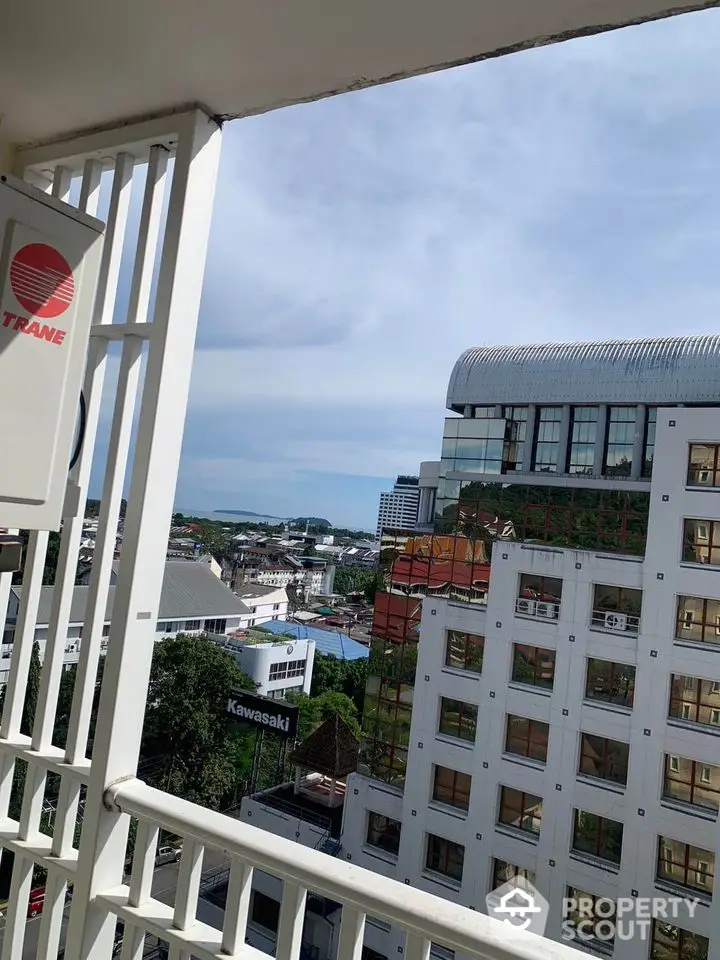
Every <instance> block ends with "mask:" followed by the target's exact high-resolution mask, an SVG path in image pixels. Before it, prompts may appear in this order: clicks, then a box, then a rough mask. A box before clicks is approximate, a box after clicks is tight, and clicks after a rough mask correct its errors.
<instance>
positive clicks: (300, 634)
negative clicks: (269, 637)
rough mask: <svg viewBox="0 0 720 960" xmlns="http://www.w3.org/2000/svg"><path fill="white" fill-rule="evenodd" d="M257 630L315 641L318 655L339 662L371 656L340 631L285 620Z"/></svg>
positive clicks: (355, 641) (272, 621)
mask: <svg viewBox="0 0 720 960" xmlns="http://www.w3.org/2000/svg"><path fill="white" fill-rule="evenodd" d="M256 629H258V630H268V631H270V633H276V634H279V633H284V634H290V635H291V636H293V637H295V638H296V639H297V640H314V641H315V649H316V650H317V652H318V653H323V654H325V656H327V657H337V658H338V660H366V659H367V658H368V657H369V656H370V651H369V650H368V648H367V647H364V646H363V645H362V644H361V643H358V642H357V640H353V639H352V637H350V636H348V634H347V633H342V632H341V631H340V630H320V629H319V628H318V627H306V626H305V625H304V624H300V623H286V622H285V621H284V620H268V622H267V623H263V624H260V625H259V626H258V627H257V628H256Z"/></svg>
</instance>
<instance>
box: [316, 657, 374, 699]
mask: <svg viewBox="0 0 720 960" xmlns="http://www.w3.org/2000/svg"><path fill="white" fill-rule="evenodd" d="M367 675H368V661H367V660H339V659H338V658H337V657H330V656H326V655H325V654H322V653H317V652H316V653H315V661H314V663H313V675H312V684H311V686H310V696H311V697H320V696H322V695H323V694H325V693H343V694H345V696H346V697H349V698H350V699H351V700H352V701H353V703H354V704H355V710H356V712H357V713H362V709H363V703H364V702H365V684H366V683H367Z"/></svg>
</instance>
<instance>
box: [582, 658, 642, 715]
mask: <svg viewBox="0 0 720 960" xmlns="http://www.w3.org/2000/svg"><path fill="white" fill-rule="evenodd" d="M634 693H635V667H631V666H630V664H628V663H614V662H613V661H612V660H596V659H595V658H594V657H588V661H587V676H586V679H585V699H586V700H599V701H600V702H602V703H615V704H618V705H620V706H623V707H632V705H633V696H634Z"/></svg>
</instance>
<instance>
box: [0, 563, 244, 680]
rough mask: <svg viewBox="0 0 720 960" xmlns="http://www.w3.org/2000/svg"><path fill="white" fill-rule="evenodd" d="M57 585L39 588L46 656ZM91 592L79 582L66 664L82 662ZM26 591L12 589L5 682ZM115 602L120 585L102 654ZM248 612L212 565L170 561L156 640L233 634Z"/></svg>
mask: <svg viewBox="0 0 720 960" xmlns="http://www.w3.org/2000/svg"><path fill="white" fill-rule="evenodd" d="M54 589H55V588H54V587H52V586H44V587H41V588H40V601H39V604H38V614H37V620H36V624H35V640H37V642H38V645H39V647H40V659H41V660H42V659H43V657H44V653H45V645H46V643H47V639H48V627H49V624H50V616H51V609H52V603H53V595H54ZM89 591H90V587H88V586H77V587H74V589H73V594H72V602H71V605H70V615H69V620H68V629H67V634H66V637H65V654H64V657H63V663H64V665H65V667H69V666H71V665H72V664H74V663H77V662H78V659H79V657H80V649H81V644H82V631H83V624H84V622H85V610H86V607H87V602H88V595H89ZM22 592H23V588H22V587H21V586H13V587H11V589H10V598H9V601H8V615H7V620H6V626H5V632H4V635H3V643H2V650H1V651H0V652H1V658H0V685H2V684H4V683H5V682H6V681H7V677H8V670H9V668H10V654H11V653H12V649H13V637H14V633H15V623H16V620H17V616H18V610H19V607H20V602H21V599H22ZM114 601H115V586H114V585H111V586H110V588H109V593H108V601H107V606H106V610H105V623H104V625H103V633H102V635H103V639H102V641H101V649H102V651H103V652H104V651H105V650H107V643H108V639H107V638H108V637H109V636H110V621H111V619H112V612H113V605H114ZM249 615H250V611H249V609H248V607H247V606H246V605H245V604H244V603H243V602H242V600H240V599H239V598H238V597H236V596H235V594H234V593H232V591H231V590H229V589H228V588H227V587H226V586H225V585H224V584H223V583H222V582H221V581H220V580H219V579H218V578H217V577H216V576H215V574H214V573H213V572H212V570H211V569H210V566H209V565H207V564H204V563H192V562H190V561H187V560H169V561H167V563H166V564H165V577H164V579H163V587H162V594H161V596H160V607H159V609H158V616H157V625H156V628H155V635H156V639H158V640H166V639H168V638H169V637H176V636H177V635H178V634H179V633H195V634H199V633H215V634H225V633H230V632H231V631H233V630H237V629H238V628H239V627H240V624H241V620H242V619H243V618H245V619H246V618H248V617H249Z"/></svg>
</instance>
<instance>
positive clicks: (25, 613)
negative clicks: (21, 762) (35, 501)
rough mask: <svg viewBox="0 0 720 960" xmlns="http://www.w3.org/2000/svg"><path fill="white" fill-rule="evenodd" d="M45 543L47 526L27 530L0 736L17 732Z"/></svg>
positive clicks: (2, 808)
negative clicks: (28, 534)
mask: <svg viewBox="0 0 720 960" xmlns="http://www.w3.org/2000/svg"><path fill="white" fill-rule="evenodd" d="M47 543H48V533H47V531H46V530H41V531H37V530H34V531H33V532H32V533H31V534H30V537H29V542H28V548H27V554H26V556H25V571H24V574H23V589H22V596H21V600H20V609H19V610H18V618H17V623H16V624H15V631H14V634H13V652H12V659H11V661H10V673H9V676H8V681H7V686H6V688H5V702H4V704H3V713H2V723H0V740H13V739H14V738H15V737H17V735H18V733H19V732H20V724H21V723H22V714H23V707H24V706H25V691H26V688H27V681H28V673H29V671H30V660H31V658H32V649H33V643H34V642H35V624H36V621H37V611H38V604H39V602H40V590H41V587H42V581H43V572H44V570H45V556H46V552H47ZM8 799H9V798H8ZM6 812H7V810H6V807H5V804H4V797H2V796H1V795H0V815H2V814H4V813H6Z"/></svg>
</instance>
